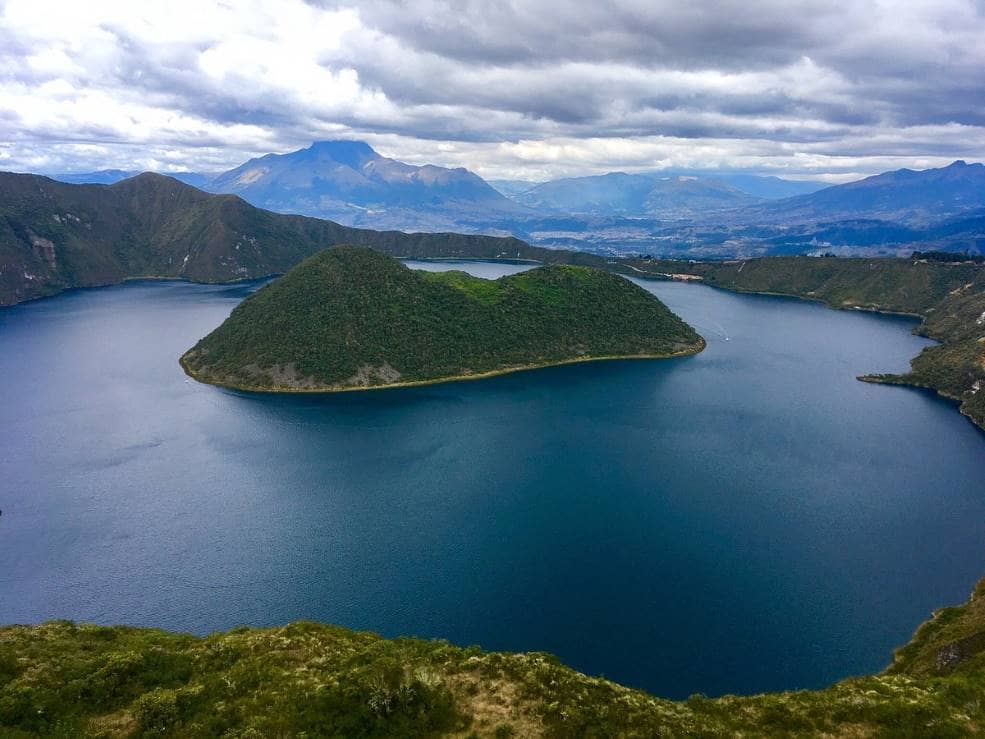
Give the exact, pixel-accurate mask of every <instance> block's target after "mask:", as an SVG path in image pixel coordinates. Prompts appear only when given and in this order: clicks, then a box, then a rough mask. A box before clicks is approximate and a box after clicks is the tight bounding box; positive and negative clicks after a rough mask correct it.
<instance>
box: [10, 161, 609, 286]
mask: <svg viewBox="0 0 985 739" xmlns="http://www.w3.org/2000/svg"><path fill="white" fill-rule="evenodd" d="M339 243H347V244H359V245H364V246H369V247H372V248H374V249H378V250H380V251H383V252H386V253H389V254H395V255H398V256H414V257H436V256H441V257H475V258H483V257H485V258H489V257H497V256H498V257H513V258H527V259H529V258H541V257H543V258H546V259H556V260H559V261H569V260H574V261H578V260H586V259H587V260H588V261H592V259H594V260H595V261H600V260H598V258H597V257H596V258H588V257H580V256H577V255H572V254H564V253H560V252H549V253H547V252H545V250H543V249H534V248H532V247H529V246H527V245H526V244H524V243H523V242H521V241H517V240H516V239H503V238H491V237H484V236H463V235H459V234H447V233H445V234H440V233H439V234H430V233H428V234H405V233H400V232H396V231H393V232H377V231H368V230H362V229H353V228H347V227H345V226H340V225H339V224H337V223H332V222H330V221H323V220H318V219H314V218H304V217H301V216H285V215H279V214H276V213H271V212H269V211H265V210H260V209H258V208H255V207H253V206H251V205H249V204H248V203H246V202H245V201H243V200H241V199H240V198H238V197H235V196H232V195H210V194H208V193H205V192H202V191H201V190H197V189H195V188H193V187H190V186H188V185H184V184H182V183H180V182H178V181H177V180H174V179H172V178H170V177H164V176H162V175H155V174H150V173H145V174H142V175H139V176H137V177H133V178H130V179H127V180H123V181H121V182H118V183H116V184H113V185H69V184H65V183H61V182H55V181H54V180H50V179H48V178H46V177H40V176H37V175H22V174H10V173H0V305H10V304H12V303H16V302H19V301H22V300H29V299H31V298H37V297H42V296H44V295H52V294H54V293H57V292H60V291H61V290H65V289H67V288H72V287H86V286H93V285H107V284H113V283H116V282H120V281H121V280H124V279H127V278H132V277H171V278H184V279H189V280H195V281H200V282H221V281H228V280H236V279H245V278H253V277H260V276H263V275H269V274H278V273H282V272H286V271H287V270H288V269H290V268H291V267H293V266H294V265H295V264H297V263H298V262H300V261H301V260H302V259H304V258H305V257H307V256H310V255H311V254H314V253H315V252H316V251H319V250H320V249H323V248H325V247H327V246H331V245H333V244H339Z"/></svg>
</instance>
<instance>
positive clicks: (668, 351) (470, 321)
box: [182, 246, 704, 391]
mask: <svg viewBox="0 0 985 739" xmlns="http://www.w3.org/2000/svg"><path fill="white" fill-rule="evenodd" d="M703 346H704V342H703V341H702V339H701V338H700V337H699V336H698V335H697V334H696V333H695V332H694V331H693V330H692V329H691V328H690V327H689V326H688V325H687V324H685V323H684V322H683V321H681V320H680V319H679V318H678V317H677V316H675V315H674V314H673V313H671V312H670V311H669V310H668V309H667V308H666V307H665V306H664V305H663V304H662V303H661V302H660V301H659V300H658V299H657V298H655V297H654V296H653V295H651V294H650V293H648V292H647V291H645V290H643V289H642V288H640V287H637V286H636V285H634V284H632V283H631V282H629V281H628V280H624V279H623V278H621V277H618V276H616V275H613V274H610V273H608V272H603V271H600V270H595V269H591V268H588V267H575V266H570V265H565V266H562V265H551V266H545V267H539V268H537V269H533V270H529V271H527V272H523V273H521V274H517V275H512V276H509V277H502V278H500V279H498V280H483V279H480V278H477V277H472V276H470V275H468V274H466V273H464V272H441V273H434V272H420V271H415V270H411V269H409V268H407V267H406V266H404V265H403V264H402V263H400V262H399V261H398V260H396V259H394V258H392V257H388V256H385V255H383V254H380V253H379V252H376V251H373V250H371V249H367V248H363V247H348V246H343V247H335V248H332V249H326V250H325V251H323V252H321V253H319V254H317V255H315V256H314V257H311V258H309V259H307V260H305V261H304V262H302V263H301V264H300V265H298V266H297V267H295V268H294V269H292V270H291V271H289V272H288V273H287V274H286V275H284V276H283V277H281V278H280V279H278V280H276V281H274V282H273V283H271V284H270V285H268V286H266V287H264V288H263V289H261V290H259V291H257V292H256V293H255V294H253V295H251V296H250V297H248V298H247V299H246V300H244V301H243V302H242V303H241V304H240V305H239V306H237V307H236V309H235V310H234V311H233V313H232V315H230V316H229V318H228V319H227V320H226V321H225V322H224V323H223V324H222V325H221V326H220V327H219V328H217V329H216V330H215V331H213V332H212V333H211V334H209V335H208V336H207V337H205V338H204V339H202V340H201V341H200V342H199V343H198V344H197V345H196V346H195V347H194V348H193V349H191V350H190V351H189V352H187V353H186V354H185V355H184V356H183V357H182V365H183V366H184V367H185V369H186V370H187V371H188V372H189V374H191V375H192V376H193V377H195V378H196V379H199V380H202V381H205V382H211V383H214V384H219V385H227V386H231V387H238V388H244V389H251V390H281V391H311V390H344V389H354V388H364V387H372V386H381V385H395V384H414V383H423V382H431V381H441V380H448V379H460V378H467V377H476V376H482V375H484V374H490V373H498V372H502V371H508V370H513V369H525V368H530V367H537V366H542V365H548V364H558V363H563V362H571V361H584V360H589V359H599V358H609V357H666V356H672V355H681V354H693V353H695V352H698V351H700V350H701V349H702V348H703Z"/></svg>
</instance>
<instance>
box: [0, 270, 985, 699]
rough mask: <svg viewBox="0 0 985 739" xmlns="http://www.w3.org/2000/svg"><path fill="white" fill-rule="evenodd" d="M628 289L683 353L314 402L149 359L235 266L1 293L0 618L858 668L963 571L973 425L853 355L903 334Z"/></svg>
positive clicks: (975, 552) (801, 669) (702, 665)
mask: <svg viewBox="0 0 985 739" xmlns="http://www.w3.org/2000/svg"><path fill="white" fill-rule="evenodd" d="M411 264H412V266H415V267H418V268H426V269H451V268H456V269H462V268H464V269H466V270H467V271H470V272H473V273H475V274H479V275H480V276H484V277H495V276H498V275H501V274H505V273H507V272H512V271H517V270H520V269H524V268H525V267H524V266H522V265H506V264H489V263H471V262H470V263H464V264H462V263H448V262H445V263H442V262H428V263H411ZM639 284H641V285H643V286H644V287H646V288H647V289H648V290H651V291H652V292H654V293H655V294H657V295H658V296H659V297H660V298H661V299H662V300H664V301H665V302H666V303H667V304H668V305H669V306H670V308H671V309H672V310H674V311H675V312H677V313H678V314H679V315H680V316H682V317H683V318H684V320H686V321H688V322H689V323H690V324H691V325H693V326H694V327H695V328H696V329H697V330H698V331H699V332H700V333H701V334H702V335H703V336H704V337H705V338H706V339H707V340H708V347H707V349H706V350H705V351H704V352H703V353H701V354H700V355H698V356H695V357H689V358H683V359H674V360H662V361H612V362H598V363H588V364H583V365H573V366H566V367H557V368H551V369H543V370H536V371H531V372H521V373H517V374H512V375H506V376H502V377H497V378H493V379H488V380H483V381H477V382H459V383H452V384H446V385H437V386H429V387H423V388H410V389H400V390H386V391H380V392H369V393H346V394H340V395H325V396H310V395H308V396H300V397H292V396H274V395H251V394H244V393H237V392H231V391H225V390H221V389H218V388H215V387H211V386H207V385H202V384H198V383H196V382H194V381H192V380H189V379H188V378H187V377H186V376H185V374H184V373H183V372H182V370H181V368H180V367H179V366H178V361H177V360H178V357H179V356H180V355H181V354H182V352H184V351H185V350H186V349H188V348H189V347H190V346H192V345H193V344H194V343H195V342H196V341H197V340H198V339H199V338H201V337H202V336H204V335H205V334H206V333H208V332H209V331H210V330H212V329H213V328H214V327H216V326H217V325H218V324H219V323H220V322H221V321H222V320H223V319H224V318H225V317H226V316H227V315H228V314H229V312H230V311H231V310H232V308H233V307H234V306H235V305H236V304H237V302H238V301H240V300H241V299H242V298H243V297H244V296H246V295H247V294H248V293H249V292H250V291H251V290H253V289H256V287H257V283H253V284H239V285H225V286H216V285H196V284H189V283H181V282H134V283H129V284H126V285H123V286H118V287H111V288H104V289H94V290H80V291H73V292H70V293H66V294H63V295H60V296H58V297H54V298H49V299H44V300H40V301H35V302H31V303H27V304H22V305H18V306H15V307H13V308H6V309H2V310H0V373H2V377H3V386H2V387H3V389H2V392H0V433H2V444H0V510H2V516H0V622H2V623H31V622H38V621H42V620H45V619H56V618H57V619H73V620H84V621H94V622H97V623H103V624H117V623H127V624H135V625H148V626H157V627H162V628H167V629H175V630H182V631H190V632H195V633H199V634H204V633H208V632H210V631H213V630H219V629H228V628H230V627H233V626H236V625H238V624H249V625H272V624H282V623H285V622H288V621H292V620H296V619H312V620H319V621H326V622H330V623H337V624H341V625H344V626H347V627H351V628H356V629H364V630H372V631H376V632H379V633H381V634H383V635H386V636H397V635H408V636H411V635H413V636H421V637H440V638H444V639H448V640H450V641H452V642H454V643H457V644H461V645H468V644H478V645H481V646H482V647H483V648H485V649H503V650H536V651H547V652H551V653H553V654H556V655H557V656H558V657H559V658H560V659H561V660H562V661H564V662H565V663H567V664H569V665H571V666H572V667H575V668H577V669H579V670H582V671H585V672H588V673H591V674H596V675H598V674H602V675H605V676H606V677H609V678H612V679H614V680H617V681H619V682H622V683H625V684H629V685H632V686H636V687H642V688H645V689H648V690H650V691H652V692H654V693H656V694H658V695H661V696H665V697H670V698H680V697H684V696H687V695H689V694H691V693H696V692H701V693H705V694H707V695H719V694H723V693H727V692H735V693H753V692H759V691H765V690H777V689H786V688H806V687H819V686H823V685H827V684H829V683H831V682H833V681H834V680H837V679H839V678H842V677H845V676H848V675H851V674H858V673H865V672H871V671H875V670H878V669H880V668H882V667H884V666H885V665H886V664H887V663H888V662H889V659H890V653H891V650H892V649H893V648H894V647H895V646H898V645H900V644H902V643H903V642H905V641H906V640H907V638H908V637H909V636H910V634H911V632H912V630H913V629H914V628H915V627H916V626H917V625H918V624H919V623H920V622H921V621H923V620H924V619H925V618H927V617H928V616H929V614H930V612H931V610H933V609H935V608H938V607H941V606H943V605H945V604H949V603H955V602H959V601H962V600H964V599H965V598H966V596H967V594H968V592H969V591H970V589H971V587H972V585H973V584H974V582H975V581H976V580H977V578H979V577H980V576H982V575H985V464H983V462H985V434H982V433H981V432H980V431H978V430H977V429H976V428H975V427H973V426H972V425H971V424H970V423H969V422H968V421H967V420H966V419H964V418H963V417H961V416H960V415H959V414H958V412H957V410H956V409H955V407H954V406H953V405H952V404H950V403H948V402H946V401H943V400H941V399H938V398H937V397H935V396H933V395H931V394H928V393H925V392H921V391H917V390H913V389H907V388H899V387H885V386H877V385H868V384H863V383H861V382H858V381H857V380H856V379H855V377H856V376H857V375H859V374H863V373H868V372H890V371H899V370H902V369H904V368H906V366H907V364H908V362H909V360H910V359H911V358H912V357H913V356H915V355H916V354H917V353H918V352H919V351H920V349H921V348H922V347H923V346H926V345H927V344H928V342H927V340H925V339H922V338H919V337H916V336H913V335H912V334H911V333H910V329H911V328H912V327H913V325H914V324H913V322H912V321H910V320H907V319H903V318H898V317H888V316H877V315H871V314H864V313H860V312H847V311H834V310H829V309H827V308H824V307H822V306H819V305H814V304H811V303H806V302H800V301H796V300H789V299H783V298H775V297H765V296H750V295H736V294H730V293H727V292H722V291H718V290H714V289H711V288H708V287H705V286H701V285H684V284H677V283H654V282H645V281H640V282H639Z"/></svg>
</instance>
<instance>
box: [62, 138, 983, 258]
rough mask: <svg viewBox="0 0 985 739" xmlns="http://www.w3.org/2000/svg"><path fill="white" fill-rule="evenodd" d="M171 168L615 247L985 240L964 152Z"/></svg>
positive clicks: (298, 207)
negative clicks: (841, 159)
mask: <svg viewBox="0 0 985 739" xmlns="http://www.w3.org/2000/svg"><path fill="white" fill-rule="evenodd" d="M129 175H132V173H130V172H124V171H121V170H105V171H101V172H92V173H88V174H72V175H58V176H56V179H61V180H62V181H70V182H102V183H111V182H115V181H118V180H120V179H123V178H124V177H126V176H129ZM173 176H174V177H176V178H178V179H180V180H182V181H184V182H186V183H188V184H192V185H194V186H196V187H200V188H202V189H204V190H208V191H211V192H216V193H234V194H238V195H240V196H241V197H242V198H244V199H245V200H246V201H248V202H249V203H251V204H253V205H255V206H258V207H261V208H265V209H268V210H273V211H276V212H281V213H292V214H294V213H296V214H301V215H308V216H314V217H319V218H327V219H331V220H334V221H338V222H339V223H343V224H345V225H350V226H362V227H366V228H375V229H396V230H403V231H423V232H435V231H458V232H463V233H484V234H491V235H513V236H515V237H517V238H521V239H524V240H525V241H528V242H530V243H535V244H542V245H545V246H551V247H570V248H577V249H587V250H591V251H596V252H602V253H610V254H622V253H625V252H627V251H633V252H646V253H656V254H663V255H675V254H676V255H683V254H691V255H695V256H703V257H717V256H732V255H745V256H752V255H757V254H775V253H804V252H810V251H818V250H822V251H823V250H826V249H829V248H830V249H834V250H835V251H838V250H848V251H851V250H854V251H853V253H865V254H879V253H886V254H892V253H904V252H906V251H907V250H911V251H912V250H913V249H918V250H925V249H929V248H941V249H969V250H971V251H985V229H983V226H982V224H983V221H985V166H983V165H982V164H966V163H965V162H962V161H958V162H954V163H953V164H951V165H950V166H948V167H943V168H940V169H928V170H923V171H913V170H908V169H902V170H897V171H895V172H886V173H883V174H880V175H876V176H874V177H868V178H866V179H863V180H859V181H857V182H850V183H847V184H843V185H835V186H830V187H824V186H823V185H822V184H821V183H817V182H805V181H797V180H786V179H781V178H778V177H762V176H757V175H751V174H735V173H727V172H724V173H720V174H716V175H715V176H709V175H708V173H706V172H704V173H703V172H675V173H665V172H650V173H636V174H627V173H623V172H610V173H608V174H604V175H595V176H589V177H573V178H564V179H558V180H552V181H550V182H543V183H532V182H524V181H519V180H496V181H494V182H493V183H492V184H490V183H487V182H486V181H485V180H483V179H482V178H481V177H479V176H478V175H476V174H474V173H473V172H470V171H468V170H466V169H462V168H458V169H449V168H445V167H437V166H433V165H424V166H414V165H410V164H405V163H403V162H399V161H397V160H395V159H390V158H387V157H384V156H381V155H380V154H379V153H377V152H376V151H375V150H374V149H373V148H372V147H370V146H369V145H368V144H366V143H363V142H360V141H323V142H316V143H314V144H312V145H311V146H310V147H308V148H305V149H300V150H298V151H295V152H291V153H289V154H268V155H266V156H262V157H258V158H256V159H251V160H250V161H248V162H246V163H245V164H242V165H240V166H239V167H236V168H235V169H232V170H230V171H228V172H224V173H222V174H219V175H210V174H203V173H194V172H180V173H174V174H173ZM493 185H495V187H494V186H493Z"/></svg>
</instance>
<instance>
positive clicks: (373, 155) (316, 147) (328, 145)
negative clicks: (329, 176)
mask: <svg viewBox="0 0 985 739" xmlns="http://www.w3.org/2000/svg"><path fill="white" fill-rule="evenodd" d="M304 151H305V153H310V154H313V155H315V156H322V157H329V158H331V159H333V160H335V161H336V162H338V163H339V164H345V165H347V166H349V167H353V168H357V167H360V166H362V164H364V163H365V162H366V161H368V160H370V159H379V158H380V155H379V154H378V153H377V152H376V150H375V149H373V147H372V146H370V145H369V144H367V143H366V142H365V141H350V140H348V139H336V140H333V141H315V142H312V144H311V146H309V147H308V148H307V149H305V150H304Z"/></svg>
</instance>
